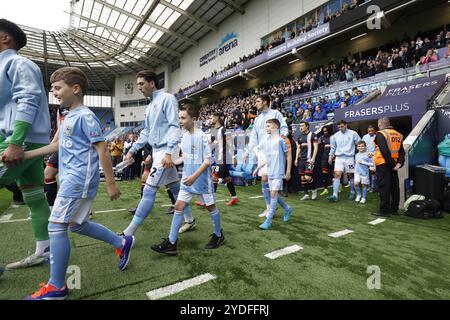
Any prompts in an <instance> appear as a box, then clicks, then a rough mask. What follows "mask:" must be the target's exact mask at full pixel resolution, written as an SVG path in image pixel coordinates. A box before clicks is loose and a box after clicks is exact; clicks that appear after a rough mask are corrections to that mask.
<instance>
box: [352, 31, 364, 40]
mask: <svg viewBox="0 0 450 320" xmlns="http://www.w3.org/2000/svg"><path fill="white" fill-rule="evenodd" d="M366 35H367V32H364V33H363V34H360V35H359V36H356V37H353V38H351V39H350V41H353V40H356V39H358V38H361V37H364V36H366Z"/></svg>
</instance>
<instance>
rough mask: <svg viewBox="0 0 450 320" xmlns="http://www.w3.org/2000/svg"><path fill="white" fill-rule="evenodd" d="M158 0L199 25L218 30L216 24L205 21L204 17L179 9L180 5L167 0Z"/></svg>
mask: <svg viewBox="0 0 450 320" xmlns="http://www.w3.org/2000/svg"><path fill="white" fill-rule="evenodd" d="M159 2H160V3H161V4H162V5H163V6H166V7H168V8H170V9H172V10H173V11H176V12H178V13H180V14H182V15H183V16H185V17H186V18H189V19H191V20H193V21H195V22H198V23H200V24H201V25H203V26H205V27H207V28H208V29H210V30H212V31H215V32H217V31H218V30H219V29H218V28H217V26H215V25H214V24H212V23H209V22H208V21H206V20H205V19H202V18H199V17H197V16H195V15H193V14H192V13H189V12H187V11H185V10H183V9H181V8H180V7H177V6H175V5H173V4H171V3H170V2H167V1H165V0H160V1H159Z"/></svg>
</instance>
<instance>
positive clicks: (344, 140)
mask: <svg viewBox="0 0 450 320" xmlns="http://www.w3.org/2000/svg"><path fill="white" fill-rule="evenodd" d="M338 128H339V131H338V132H336V133H335V134H334V135H332V136H331V138H330V144H331V150H330V155H329V159H328V163H329V164H330V165H331V164H332V163H333V160H335V163H334V179H333V195H331V196H329V197H328V198H327V199H328V200H330V201H332V202H337V201H338V197H339V186H340V185H341V177H342V174H343V173H344V172H345V173H346V174H347V178H348V182H349V185H350V198H349V199H350V200H354V199H355V186H354V183H353V181H354V180H353V175H354V173H355V150H356V145H357V144H358V142H359V141H360V140H361V138H360V137H359V135H358V133H357V132H356V131H353V130H350V129H349V128H348V125H347V122H346V121H344V120H341V121H339V123H338Z"/></svg>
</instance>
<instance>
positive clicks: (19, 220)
mask: <svg viewBox="0 0 450 320" xmlns="http://www.w3.org/2000/svg"><path fill="white" fill-rule="evenodd" d="M30 220H31V219H30V218H28V219H15V220H5V221H0V224H2V223H12V222H25V221H30Z"/></svg>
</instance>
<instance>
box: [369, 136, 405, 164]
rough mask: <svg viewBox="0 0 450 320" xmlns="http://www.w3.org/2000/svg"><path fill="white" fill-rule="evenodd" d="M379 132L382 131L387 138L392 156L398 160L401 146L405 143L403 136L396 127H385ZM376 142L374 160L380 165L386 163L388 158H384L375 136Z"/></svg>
mask: <svg viewBox="0 0 450 320" xmlns="http://www.w3.org/2000/svg"><path fill="white" fill-rule="evenodd" d="M378 132H379V133H381V134H382V135H383V136H384V138H385V139H386V143H387V146H388V148H389V151H390V152H391V157H392V159H394V160H395V161H396V162H397V160H398V157H399V152H400V147H401V146H402V143H403V136H402V135H401V134H400V133H398V132H397V131H395V130H394V129H384V130H380V131H378ZM378 132H377V133H378ZM374 144H375V152H374V154H373V161H374V162H375V165H376V166H379V165H382V164H385V163H386V160H384V158H383V155H382V154H381V152H380V148H379V147H378V146H377V144H376V143H375V138H374Z"/></svg>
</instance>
